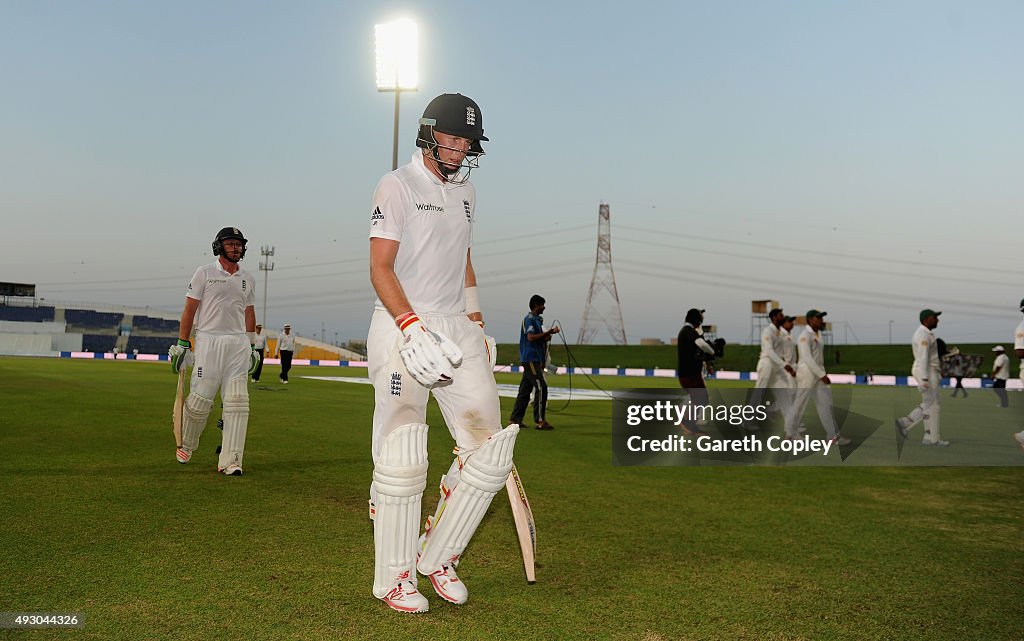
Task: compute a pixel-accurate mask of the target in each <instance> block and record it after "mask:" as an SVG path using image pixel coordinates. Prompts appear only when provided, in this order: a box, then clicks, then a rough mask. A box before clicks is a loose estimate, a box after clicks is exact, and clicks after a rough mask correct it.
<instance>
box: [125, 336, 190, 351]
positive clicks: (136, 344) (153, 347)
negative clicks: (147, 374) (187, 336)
mask: <svg viewBox="0 0 1024 641" xmlns="http://www.w3.org/2000/svg"><path fill="white" fill-rule="evenodd" d="M177 339H178V337H177V336H175V337H173V338H171V337H168V336H135V335H132V336H130V337H128V347H127V350H128V353H129V354H133V353H134V352H135V350H139V353H140V354H166V353H167V348H168V347H170V346H171V345H173V344H174V342H175V341H176V340H177Z"/></svg>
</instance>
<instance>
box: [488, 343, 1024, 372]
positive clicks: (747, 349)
mask: <svg viewBox="0 0 1024 641" xmlns="http://www.w3.org/2000/svg"><path fill="white" fill-rule="evenodd" d="M795 336H796V334H794V337H795ZM994 346H995V345H994V344H990V343H983V344H975V345H959V346H958V347H959V348H960V351H961V352H963V353H965V354H980V355H982V356H984V360H983V361H982V364H981V368H980V369H979V370H978V371H979V372H983V373H986V374H987V373H988V372H991V371H992V362H993V361H994V360H995V355H994V354H993V353H992V351H991V350H992V348H993V347H994ZM1004 347H1006V349H1007V350H1008V353H1010V354H1012V353H1013V349H1012V348H1013V345H1011V344H1004ZM760 349H761V348H760V347H759V346H754V345H738V344H733V343H730V344H728V345H726V348H725V357H724V358H721V359H718V362H717V363H716V367H718V369H722V370H734V371H753V370H755V369H756V368H757V357H758V355H759V353H760ZM837 352H838V353H839V362H838V363H837V362H836V353H837ZM825 360H826V363H825V365H826V369H828V371H829V372H831V373H834V374H840V373H842V374H845V373H849V372H857V373H858V374H863V373H865V372H867V371H869V370H870V371H873V372H874V373H875V374H894V375H902V376H907V375H908V374H909V373H910V364H911V363H912V362H913V360H914V357H913V355H912V354H911V352H910V345H909V344H899V345H834V346H831V347H829V348H827V349H826V354H825ZM551 361H552V362H553V363H555V364H557V365H567V364H572V365H577V364H578V365H580V366H582V367H644V368H647V367H652V368H663V369H674V368H675V367H676V364H677V357H676V346H675V345H569V349H568V353H566V347H565V345H563V344H562V343H561V341H559V340H558V338H555V339H554V340H553V341H552V342H551ZM498 362H499V363H518V362H519V346H518V345H499V346H498ZM1016 367H1017V365H1016V363H1014V365H1013V368H1014V369H1013V371H1014V372H1016V371H1017V370H1016Z"/></svg>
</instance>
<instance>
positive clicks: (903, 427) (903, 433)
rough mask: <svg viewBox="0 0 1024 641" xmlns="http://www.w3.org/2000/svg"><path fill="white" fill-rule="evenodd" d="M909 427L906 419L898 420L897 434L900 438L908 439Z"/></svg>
mask: <svg viewBox="0 0 1024 641" xmlns="http://www.w3.org/2000/svg"><path fill="white" fill-rule="evenodd" d="M908 427H909V426H908V425H907V419H906V418H898V419H896V434H897V435H898V436H899V437H900V438H902V439H906V438H907V428H908Z"/></svg>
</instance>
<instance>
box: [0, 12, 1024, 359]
mask: <svg viewBox="0 0 1024 641" xmlns="http://www.w3.org/2000/svg"><path fill="white" fill-rule="evenodd" d="M397 17H410V18H412V19H414V20H416V21H417V22H418V23H419V25H420V37H421V46H420V58H421V68H420V78H421V89H420V91H419V92H418V93H413V94H403V96H402V119H401V125H402V129H401V147H400V160H401V161H402V162H404V161H406V160H407V159H408V157H409V156H410V155H411V154H412V152H413V150H414V146H413V139H414V125H415V122H416V119H417V117H418V116H419V113H420V112H421V111H422V109H423V107H424V106H425V105H426V103H427V101H429V99H430V98H432V97H433V96H434V95H436V94H438V93H442V92H447V91H459V92H462V93H465V94H467V95H470V96H472V97H473V98H474V99H476V100H477V102H478V103H479V104H480V106H481V109H482V111H483V118H484V127H485V129H486V132H487V135H488V136H489V137H490V139H491V143H490V144H489V145H487V147H486V149H487V152H488V154H487V156H486V157H484V158H483V159H482V161H481V167H480V169H479V170H478V171H476V172H474V174H473V176H474V182H475V183H476V184H477V189H478V195H479V206H478V212H477V213H478V216H477V217H478V228H477V234H476V240H477V245H476V248H475V250H474V263H475V265H476V267H477V272H478V274H479V276H480V283H481V285H480V286H481V299H482V303H483V305H484V311H485V314H486V316H487V317H488V319H489V329H490V330H491V331H492V332H493V333H494V334H495V335H496V336H497V338H498V340H499V341H500V342H513V341H515V340H517V326H518V322H519V320H520V318H521V316H522V314H523V313H525V312H526V303H527V300H528V299H529V297H530V295H531V294H533V293H541V294H543V295H545V296H546V297H547V298H548V313H547V314H546V319H547V320H548V321H550V320H553V319H559V320H560V321H561V322H562V324H563V326H564V327H565V329H566V334H567V336H568V337H569V338H570V339H571V340H572V339H575V336H576V333H577V332H578V330H579V325H580V320H581V316H582V312H583V306H584V303H585V300H586V295H587V289H588V285H589V282H590V276H591V271H592V269H593V265H594V256H595V244H596V233H597V210H598V205H599V203H600V202H602V201H605V202H608V203H609V204H610V205H611V211H612V254H613V259H614V266H615V270H616V277H617V282H618V289H619V295H620V298H621V301H622V309H623V314H624V317H625V325H626V331H627V334H628V336H629V338H630V340H631V342H638V341H639V339H640V338H642V337H659V338H662V339H665V340H667V339H669V338H670V337H672V336H674V335H675V334H676V332H677V331H678V329H679V326H680V325H681V323H682V316H683V314H684V313H685V310H686V309H687V308H689V307H691V306H698V307H704V308H707V309H708V317H707V322H709V323H714V324H717V325H718V327H719V330H720V333H721V334H722V335H723V336H725V337H726V338H727V339H729V340H731V341H740V342H744V341H747V340H748V338H749V333H750V301H751V300H752V299H762V298H771V299H779V300H781V301H782V302H783V305H784V307H785V308H786V309H787V311H790V312H791V313H797V312H799V313H803V312H805V311H806V310H807V309H808V308H811V307H815V308H819V309H826V310H828V311H829V318H830V319H831V320H832V321H833V323H834V324H835V325H834V330H835V333H836V338H837V339H838V340H839V341H842V340H844V339H848V340H850V341H851V342H852V341H854V340H855V339H856V340H859V341H860V342H887V341H888V337H889V330H890V322H889V321H890V320H892V321H894V323H893V324H892V327H893V328H894V340H896V341H898V342H906V341H907V340H908V339H909V336H910V334H911V333H912V331H913V329H914V328H915V326H916V325H917V311H918V310H919V309H921V308H922V307H935V308H937V309H942V310H944V311H945V314H944V315H943V317H942V324H941V325H940V326H939V331H938V333H939V335H940V336H943V337H945V338H946V339H947V340H949V341H952V342H958V341H959V342H967V341H1003V342H1005V341H1007V340H1009V339H1010V338H1011V336H1012V330H1013V328H1014V326H1015V325H1016V324H1017V322H1018V321H1019V319H1020V317H1019V313H1018V312H1017V311H1016V309H1017V303H1018V301H1019V300H1020V299H1021V297H1024V286H1022V279H1021V267H1020V246H1021V241H1020V240H1019V239H1018V238H1017V237H1016V235H1017V229H1018V228H1019V227H1020V225H1021V220H1022V219H1024V215H1022V213H1024V212H1022V205H1024V125H1022V120H1021V114H1022V113H1024V83H1022V82H1021V78H1022V76H1021V63H1022V62H1024V44H1022V43H1024V4H1022V3H1020V2H1018V1H1005V2H999V1H983V2H978V3H963V2H945V1H938V2H935V1H929V2H925V1H915V2H893V3H863V2H812V1H811V0H807V1H805V2H773V3H755V2H676V3H666V2H646V1H640V2H630V3H620V2H617V3H600V2H597V3H595V2H585V3H584V2H562V3H550V2H516V3H484V2H479V3H466V2H451V1H447V0H442V1H436V0H435V1H432V2H429V3H426V2H422V3H416V2H407V3H395V2H373V3H368V2H312V1H310V2H307V1H302V0H299V1H296V2H291V3H280V2H212V3H208V2H188V1H180V2H173V3H171V2H168V3H155V2H145V3H135V2H128V1H124V2H63V3H59V2H58V3H39V2H29V1H8V2H4V3H3V4H0V80H2V87H3V96H4V97H3V100H0V140H2V144H0V176H2V179H0V209H2V221H3V229H4V232H3V253H2V255H0V280H10V281H17V282H30V283H37V284H38V285H39V287H38V291H39V294H40V295H41V296H43V297H45V298H47V299H50V300H74V301H90V302H97V303H113V304H125V305H149V306H151V307H157V308H161V309H166V310H174V311H180V309H181V305H182V302H183V297H184V287H185V284H186V282H187V280H188V278H189V276H191V273H192V271H193V270H194V269H195V267H196V266H197V265H199V264H201V263H203V262H207V261H209V260H212V256H211V255H210V252H209V249H210V241H211V240H212V237H213V235H214V233H215V232H216V230H217V229H219V228H220V227H222V226H225V225H236V226H238V227H240V228H241V229H242V230H243V232H244V233H245V234H246V235H247V236H248V238H249V239H250V254H249V256H248V257H247V258H246V260H245V261H244V263H243V264H245V266H246V267H248V268H249V269H250V270H251V271H253V272H254V273H257V276H258V278H260V279H262V276H263V274H260V273H258V270H257V263H258V261H259V248H260V246H261V245H273V246H275V247H276V251H277V254H276V256H275V258H274V261H275V263H276V269H275V270H274V271H273V272H272V274H271V277H270V280H269V303H268V313H267V318H266V319H264V320H265V321H266V323H267V324H268V325H270V326H271V327H279V326H280V325H281V324H282V323H284V322H286V321H290V322H291V323H292V324H293V325H294V326H296V327H297V328H298V330H299V333H300V334H302V335H312V334H316V335H318V336H319V334H320V332H321V327H322V326H323V327H324V328H325V334H326V338H327V339H328V340H329V341H333V340H334V335H335V333H337V335H338V338H340V339H343V340H344V339H349V338H361V337H364V336H365V331H366V328H367V326H368V321H369V316H370V308H371V305H372V300H373V294H372V292H371V289H370V286H369V282H368V277H367V269H366V259H367V254H368V252H367V240H366V236H367V232H368V219H369V202H370V197H371V194H372V191H373V188H374V185H375V184H376V182H377V179H378V178H379V177H380V175H381V174H383V173H385V172H386V171H388V170H389V169H390V165H391V144H392V118H393V112H392V107H393V100H392V95H391V94H382V93H378V92H377V91H376V90H375V87H374V76H373V73H374V60H373V26H374V24H375V23H377V22H384V21H388V20H391V19H394V18H397ZM258 287H259V291H260V293H261V295H260V296H259V297H258V303H257V311H258V313H262V302H263V301H262V290H263V283H262V282H259V284H258ZM597 340H598V342H607V341H608V340H609V337H608V335H607V333H604V332H601V333H599V334H598V336H597Z"/></svg>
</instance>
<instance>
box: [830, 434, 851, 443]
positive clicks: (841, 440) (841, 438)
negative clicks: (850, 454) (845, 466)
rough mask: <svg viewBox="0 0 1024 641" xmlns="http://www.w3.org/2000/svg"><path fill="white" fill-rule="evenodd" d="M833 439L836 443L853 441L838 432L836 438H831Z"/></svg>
mask: <svg viewBox="0 0 1024 641" xmlns="http://www.w3.org/2000/svg"><path fill="white" fill-rule="evenodd" d="M831 441H832V442H833V443H835V444H836V445H849V444H850V443H853V441H851V440H850V439H848V438H846V437H845V436H843V435H842V434H837V435H836V437H835V438H833V439H831Z"/></svg>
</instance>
